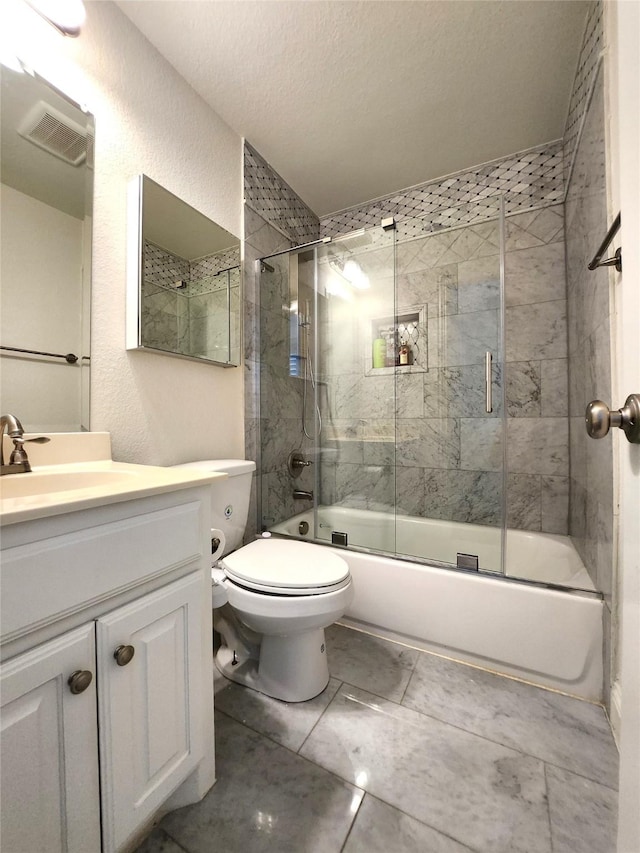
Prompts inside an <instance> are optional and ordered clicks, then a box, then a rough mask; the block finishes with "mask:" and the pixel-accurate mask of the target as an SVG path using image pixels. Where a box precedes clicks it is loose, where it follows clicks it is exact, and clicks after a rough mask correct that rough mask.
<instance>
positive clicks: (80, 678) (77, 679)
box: [67, 669, 93, 693]
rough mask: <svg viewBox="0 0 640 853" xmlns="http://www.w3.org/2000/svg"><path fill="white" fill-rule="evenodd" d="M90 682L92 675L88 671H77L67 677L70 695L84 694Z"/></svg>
mask: <svg viewBox="0 0 640 853" xmlns="http://www.w3.org/2000/svg"><path fill="white" fill-rule="evenodd" d="M92 681H93V675H92V674H91V673H90V672H89V670H88V669H77V670H76V671H75V672H74V673H72V674H71V675H70V676H69V678H68V679H67V684H68V685H69V690H70V691H71V692H72V693H84V691H85V690H86V689H87V687H88V686H89V685H90V684H91V682H92Z"/></svg>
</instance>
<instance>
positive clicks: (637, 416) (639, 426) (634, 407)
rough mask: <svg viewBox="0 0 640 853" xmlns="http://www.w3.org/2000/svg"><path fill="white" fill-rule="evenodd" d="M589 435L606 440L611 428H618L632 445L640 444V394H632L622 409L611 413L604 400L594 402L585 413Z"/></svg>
mask: <svg viewBox="0 0 640 853" xmlns="http://www.w3.org/2000/svg"><path fill="white" fill-rule="evenodd" d="M585 424H586V427H587V433H588V435H589V436H590V437H591V438H604V437H605V435H606V434H607V433H608V432H609V430H610V429H611V427H618V428H619V429H621V430H622V431H623V432H624V434H625V435H626V436H627V441H629V442H631V444H640V394H630V395H629V396H628V397H627V399H626V400H625V403H624V406H623V407H622V408H621V409H617V410H614V411H611V410H610V409H609V407H608V406H607V404H606V403H603V402H602V400H592V401H591V402H590V403H589V405H588V406H587V411H586V413H585Z"/></svg>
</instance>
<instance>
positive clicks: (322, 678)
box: [215, 628, 329, 702]
mask: <svg viewBox="0 0 640 853" xmlns="http://www.w3.org/2000/svg"><path fill="white" fill-rule="evenodd" d="M235 660H236V661H237V663H235V664H234V663H233V661H234V650H233V649H231V648H229V647H228V646H226V645H223V646H221V647H220V648H219V649H218V652H217V654H216V656H215V662H216V666H217V667H218V669H219V670H220V672H221V673H222V674H223V675H224V676H225V677H226V678H228V679H229V680H230V681H235V682H237V683H238V684H244V686H245V687H250V688H251V689H253V690H258V691H259V692H260V693H264V694H265V695H267V696H272V697H273V698H274V699H281V700H282V701H283V702H306V701H307V700H308V699H313V698H314V696H317V695H318V694H319V693H322V691H323V690H324V688H325V687H326V686H327V684H328V683H329V667H328V665H327V650H326V643H325V638H324V629H323V628H315V629H313V630H311V631H306V632H304V633H302V634H292V635H289V636H286V637H282V636H265V635H263V637H262V642H261V643H260V654H259V659H255V658H251V657H246V656H245V657H244V659H243V658H242V657H241V656H240V654H239V653H236V656H235Z"/></svg>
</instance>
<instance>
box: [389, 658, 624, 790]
mask: <svg viewBox="0 0 640 853" xmlns="http://www.w3.org/2000/svg"><path fill="white" fill-rule="evenodd" d="M403 704H404V705H406V707H408V708H413V709H414V710H416V711H420V712H421V713H423V714H429V715H431V716H433V717H436V718H437V719H439V720H443V721H444V722H447V723H451V724H452V725H454V726H459V727H460V728H463V729H465V730H466V731H469V732H473V733H474V734H477V735H481V736H482V737H486V738H489V739H490V740H492V741H495V742H496V743H500V744H503V745H504V746H508V747H512V748H515V749H520V750H522V751H523V752H526V753H528V754H529V755H534V756H536V757H537V758H540V759H542V760H543V761H547V762H549V763H551V764H555V765H558V766H560V767H563V768H565V769H567V770H571V771H572V772H574V773H577V774H580V775H582V776H586V777H588V778H589V779H593V780H596V781H598V782H601V783H604V784H605V785H608V786H609V787H611V788H615V787H616V785H617V773H618V755H617V750H616V747H615V743H614V741H613V736H612V735H611V730H610V728H609V724H608V723H607V719H606V717H605V714H604V711H603V710H602V708H600V707H599V706H598V705H591V704H590V703H588V702H582V701H581V700H579V699H573V698H571V697H570V696H563V695H562V694H560V693H553V692H552V691H549V690H542V689H540V688H539V687H533V686H532V685H530V684H523V683H522V682H519V681H514V680H513V679H510V678H503V677H502V676H499V675H494V674H493V673H491V672H485V671H484V670H481V669H476V668H474V667H470V666H465V665H463V664H459V663H456V662H454V661H449V660H446V659H445V658H440V657H437V656H436V655H430V654H425V653H422V652H421V653H420V657H419V659H418V661H417V663H416V666H415V669H414V672H413V675H412V677H411V681H410V682H409V686H408V687H407V691H406V693H405V697H404V699H403Z"/></svg>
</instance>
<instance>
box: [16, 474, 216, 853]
mask: <svg viewBox="0 0 640 853" xmlns="http://www.w3.org/2000/svg"><path fill="white" fill-rule="evenodd" d="M208 501H209V492H208V489H206V490H205V489H201V490H195V489H191V490H186V491H183V492H178V493H176V495H161V496H157V497H150V498H148V499H145V500H139V501H132V502H130V503H128V504H126V503H125V504H120V505H118V506H115V505H114V506H110V507H105V508H104V509H100V510H95V511H91V512H81V513H74V514H70V515H68V516H64V517H62V518H60V519H57V520H56V523H55V525H54V524H53V521H54V520H53V519H50V518H48V519H43V520H42V521H40V522H35V521H34V522H33V523H32V524H31V523H29V524H25V525H19V524H16V525H12V526H7V527H6V528H4V529H3V551H2V573H3V596H2V616H3V619H2V627H3V644H2V651H3V663H2V665H1V666H0V690H1V701H2V734H1V768H2V788H1V802H2V849H3V851H4V850H6V851H7V853H39V851H42V853H57V851H65V853H66V851H68V853H94V851H95V853H100V851H102V853H126V851H129V850H132V849H135V847H136V846H137V842H138V840H139V837H140V834H141V833H143V832H144V831H145V829H146V827H147V826H148V825H149V823H150V821H151V820H152V819H153V818H154V817H155V816H156V815H157V814H159V813H161V812H162V810H163V808H164V809H165V810H166V806H165V803H166V802H167V800H168V799H169V798H171V797H173V799H172V807H177V806H179V805H184V804H186V803H187V802H194V801H197V800H198V799H200V798H201V797H202V796H203V795H204V793H206V790H208V788H209V787H210V786H211V785H212V784H213V781H214V760H213V685H212V665H211V587H210V583H211V582H210V571H209V569H208V549H209V547H210V537H209V531H208V528H209V523H206V524H205V519H207V522H208V518H209V505H208ZM54 532H55V534H56V535H54ZM143 546H144V547H143ZM78 673H80V675H78ZM74 674H75V678H74V677H73V676H74ZM89 674H90V678H89ZM74 690H75V691H77V692H73V691H74ZM176 798H177V799H176Z"/></svg>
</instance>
